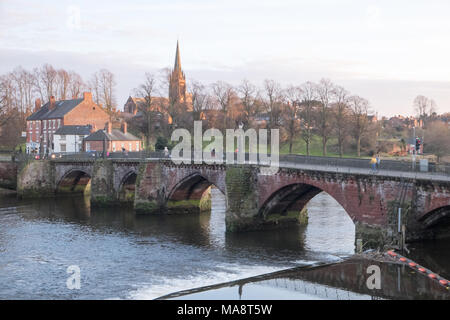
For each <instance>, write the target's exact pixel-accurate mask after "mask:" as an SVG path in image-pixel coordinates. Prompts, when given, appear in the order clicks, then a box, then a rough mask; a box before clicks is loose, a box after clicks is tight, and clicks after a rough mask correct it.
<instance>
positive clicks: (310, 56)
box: [0, 0, 450, 116]
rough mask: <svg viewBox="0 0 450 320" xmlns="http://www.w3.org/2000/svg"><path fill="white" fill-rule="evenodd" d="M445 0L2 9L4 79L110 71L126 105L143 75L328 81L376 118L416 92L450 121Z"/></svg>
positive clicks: (155, 1) (210, 1) (46, 4)
mask: <svg viewBox="0 0 450 320" xmlns="http://www.w3.org/2000/svg"><path fill="white" fill-rule="evenodd" d="M449 12H450V1H448V0H409V1H406V0H395V1H392V0H389V1H385V0H292V1H291V0H286V1H283V0H278V1H275V0H272V1H267V0H248V1H247V0H227V1H216V0H193V1H188V0H183V1H179V0H165V1H159V0H147V1H144V0H129V1H120V2H119V1H102V0H100V1H98V0H96V1H92V0H91V1H46V0H39V1H25V0H0V74H3V73H6V72H9V71H12V69H14V68H15V67H16V66H19V65H21V66H22V67H24V68H27V69H31V68H33V67H37V66H41V65H42V64H44V63H50V64H52V65H53V66H54V67H57V68H65V69H67V70H74V71H76V72H78V73H80V74H81V75H82V76H83V78H85V79H87V78H89V76H90V75H91V74H92V73H94V72H95V71H97V70H99V69H101V68H107V69H109V70H110V71H112V72H113V73H114V74H115V76H116V82H117V88H116V89H117V94H116V96H117V97H116V98H117V102H118V105H119V106H123V104H124V103H125V102H126V99H127V98H128V96H129V95H130V94H131V95H132V94H133V89H134V88H136V87H137V86H138V85H139V84H140V83H141V82H143V79H144V74H145V72H152V73H158V72H159V71H160V70H161V69H162V68H166V67H173V63H174V59H175V47H176V42H177V40H179V41H180V51H181V64H182V67H183V70H184V72H185V74H186V78H187V82H188V85H189V81H190V80H192V79H195V80H198V81H201V82H204V83H205V84H207V83H212V82H215V81H217V80H224V81H227V82H230V83H231V84H233V85H237V84H239V83H240V82H241V81H242V80H243V79H248V80H250V81H252V82H254V83H255V84H257V85H259V86H262V82H263V81H264V79H274V80H276V81H278V82H280V83H281V84H283V85H290V84H294V85H296V84H301V83H303V82H305V81H319V80H320V79H321V78H328V79H330V80H331V81H333V82H334V83H336V84H338V85H342V86H344V87H345V88H347V89H348V90H349V91H350V92H351V93H353V94H358V95H360V96H362V97H364V98H366V99H368V100H369V102H370V104H371V108H372V110H373V111H374V112H378V114H379V115H380V116H382V115H386V116H392V115H396V114H404V115H412V114H414V108H413V100H414V98H415V97H416V96H417V95H419V94H420V95H425V96H428V97H430V98H433V99H434V100H435V101H436V103H437V110H438V112H439V113H443V112H450V62H449V58H450V41H449V36H448V35H449V34H450V19H449V18H448V14H449Z"/></svg>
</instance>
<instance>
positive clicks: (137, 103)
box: [123, 96, 145, 115]
mask: <svg viewBox="0 0 450 320" xmlns="http://www.w3.org/2000/svg"><path fill="white" fill-rule="evenodd" d="M143 103H145V99H144V98H137V97H132V96H129V97H128V100H127V102H126V103H125V104H124V106H123V112H126V113H130V114H132V115H136V114H137V112H138V110H139V109H141V106H142V104H143Z"/></svg>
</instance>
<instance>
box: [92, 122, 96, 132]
mask: <svg viewBox="0 0 450 320" xmlns="http://www.w3.org/2000/svg"><path fill="white" fill-rule="evenodd" d="M95 131H97V126H96V125H95V124H93V125H91V133H93V132H95Z"/></svg>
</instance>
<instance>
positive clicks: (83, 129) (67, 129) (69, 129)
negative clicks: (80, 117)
mask: <svg viewBox="0 0 450 320" xmlns="http://www.w3.org/2000/svg"><path fill="white" fill-rule="evenodd" d="M91 129H92V127H91V125H86V126H77V125H73V126H62V127H61V128H59V129H58V130H56V131H55V134H59V135H83V136H86V135H89V134H90V133H91Z"/></svg>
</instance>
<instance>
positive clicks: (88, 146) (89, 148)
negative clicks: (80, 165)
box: [86, 142, 91, 151]
mask: <svg viewBox="0 0 450 320" xmlns="http://www.w3.org/2000/svg"><path fill="white" fill-rule="evenodd" d="M86 151H91V144H90V143H89V142H86Z"/></svg>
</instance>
